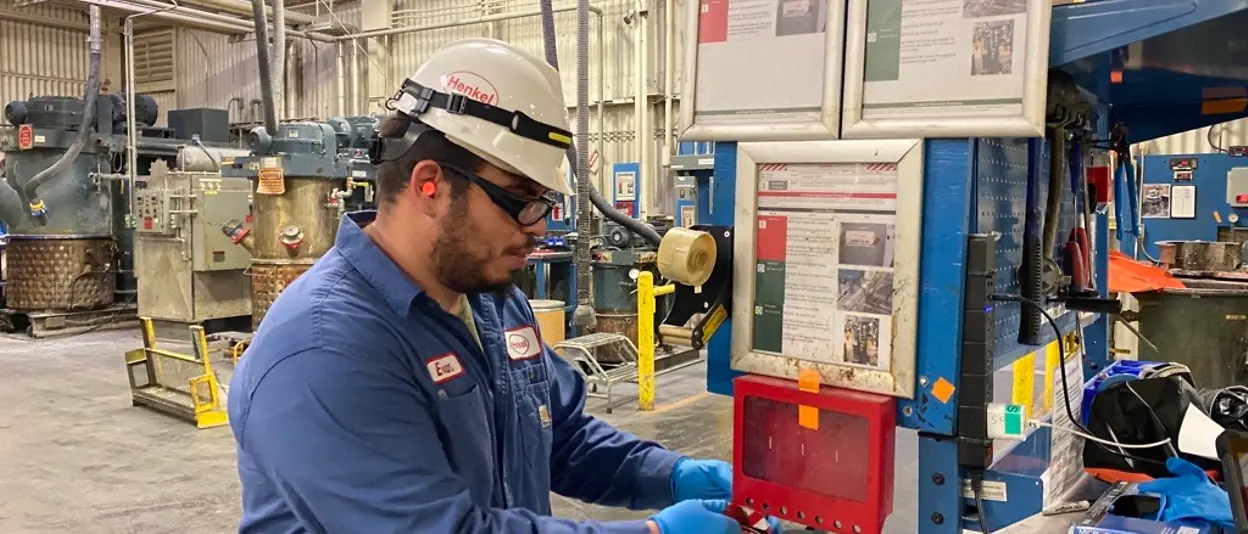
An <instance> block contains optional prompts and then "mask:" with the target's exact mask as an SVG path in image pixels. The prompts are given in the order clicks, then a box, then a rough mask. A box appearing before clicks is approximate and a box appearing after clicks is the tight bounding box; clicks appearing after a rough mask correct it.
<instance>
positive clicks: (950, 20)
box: [842, 0, 1050, 138]
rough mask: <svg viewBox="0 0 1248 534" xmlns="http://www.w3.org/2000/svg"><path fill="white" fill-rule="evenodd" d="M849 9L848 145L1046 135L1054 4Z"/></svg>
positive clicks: (875, 1) (861, 1)
mask: <svg viewBox="0 0 1248 534" xmlns="http://www.w3.org/2000/svg"><path fill="white" fill-rule="evenodd" d="M1040 3H1043V4H1044V5H1043V6H1040V5H1039V4H1040ZM1033 4H1034V5H1033ZM849 5H850V7H849V14H848V19H849V22H848V27H849V33H848V35H847V38H846V39H847V41H846V69H847V70H846V72H845V108H844V109H845V116H844V117H843V119H842V129H843V131H842V136H843V137H845V138H884V137H891V136H894V135H907V136H911V135H941V136H943V135H1036V134H1039V133H1042V131H1043V119H1044V99H1045V94H1046V93H1045V87H1044V80H1045V78H1046V76H1045V75H1046V72H1047V63H1046V61H1047V55H1046V54H1047V49H1048V27H1047V24H1046V21H1047V19H1048V16H1047V14H1046V13H1044V12H1043V11H1044V10H1048V9H1050V6H1049V5H1048V3H1047V2H1041V0H1004V1H996V0H959V1H958V2H957V3H954V2H952V1H942V2H927V3H920V4H914V5H911V4H909V3H906V4H905V5H904V9H903V3H902V0H870V1H868V0H850V4H849Z"/></svg>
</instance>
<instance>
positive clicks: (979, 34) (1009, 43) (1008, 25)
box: [971, 20, 1014, 76]
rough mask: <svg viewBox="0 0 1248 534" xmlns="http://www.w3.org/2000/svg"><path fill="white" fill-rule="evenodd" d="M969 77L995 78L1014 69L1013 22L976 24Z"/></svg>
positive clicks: (1002, 21)
mask: <svg viewBox="0 0 1248 534" xmlns="http://www.w3.org/2000/svg"><path fill="white" fill-rule="evenodd" d="M974 32H975V37H974V41H973V43H972V45H971V49H972V52H971V75H972V76H996V75H999V74H1009V73H1010V72H1012V71H1013V69H1014V21H1012V20H994V21H991V22H976V23H975V26H974Z"/></svg>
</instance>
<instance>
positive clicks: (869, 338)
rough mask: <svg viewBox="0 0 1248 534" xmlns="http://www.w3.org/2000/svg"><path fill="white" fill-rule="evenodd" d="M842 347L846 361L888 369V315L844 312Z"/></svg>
mask: <svg viewBox="0 0 1248 534" xmlns="http://www.w3.org/2000/svg"><path fill="white" fill-rule="evenodd" d="M841 317H842V318H843V320H842V321H841V322H842V329H841V334H842V338H841V347H842V350H843V354H844V361H845V363H848V364H852V365H862V366H866V367H871V368H875V369H888V367H889V361H888V353H887V351H888V348H887V346H888V340H887V338H885V337H884V336H882V335H881V334H882V333H886V332H888V330H886V329H885V328H884V327H885V326H886V325H885V324H883V323H886V322H887V321H888V318H887V317H870V316H866V315H850V314H843V315H842V316H841Z"/></svg>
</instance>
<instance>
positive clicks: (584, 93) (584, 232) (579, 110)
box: [539, 0, 662, 327]
mask: <svg viewBox="0 0 1248 534" xmlns="http://www.w3.org/2000/svg"><path fill="white" fill-rule="evenodd" d="M540 3H541V6H540V9H539V11H540V15H541V17H542V18H541V20H542V41H543V51H544V52H545V56H546V62H547V63H550V65H551V66H552V67H554V68H555V70H559V48H558V44H557V43H556V40H555V39H556V33H555V11H556V10H555V8H554V5H553V0H540ZM576 11H577V21H576V34H577V45H576V65H577V69H576V72H577V75H576V142H575V143H573V144H572V145H571V146H569V147H568V161H569V163H572V164H573V165H574V166H575V168H576V210H577V214H576V232H577V236H578V237H577V241H576V249H575V250H574V251H573V254H574V264H575V265H576V281H577V288H576V301H577V303H576V309H575V311H574V312H573V314H572V318H573V323H574V324H576V325H577V326H581V327H593V326H594V324H595V322H596V321H595V317H594V310H593V302H592V301H591V300H590V293H589V287H590V283H591V281H590V272H589V269H590V265H589V263H590V257H589V241H590V239H589V237H590V217H591V216H592V213H591V212H590V209H589V205H590V204H591V203H592V204H593V206H594V207H596V208H598V211H600V212H602V214H603V216H605V217H606V218H608V219H610V220H612V221H615V222H616V223H618V224H620V225H621V226H624V227H625V228H628V229H629V230H631V231H633V232H634V233H636V234H637V235H639V236H641V237H642V238H643V239H645V240H646V241H647V242H649V243H651V244H654V245H656V246H657V245H658V244H659V242H660V241H662V238H661V237H660V236H659V233H658V232H656V231H655V230H654V228H651V227H650V226H649V225H647V224H645V223H642V222H641V221H638V220H636V219H633V218H632V217H629V216H628V215H627V214H624V213H621V212H620V211H618V210H616V209H615V207H614V206H612V205H611V203H610V202H607V199H605V198H603V197H602V195H601V194H599V193H598V190H597V188H595V187H594V183H593V180H591V179H590V177H589V159H588V156H587V154H586V153H585V150H584V149H586V148H588V144H589V143H588V141H589V14H590V13H591V12H594V8H592V7H591V6H590V5H589V0H577V7H576ZM598 13H601V10H599V11H598ZM600 20H601V15H600ZM600 24H601V23H600ZM600 42H601V41H600ZM603 98H605V95H599V100H600V101H601V100H602V99H603ZM600 103H601V102H600ZM602 134H603V132H602V131H599V135H600V136H601V135H602ZM578 146H579V147H580V148H581V150H578ZM587 201H588V202H587Z"/></svg>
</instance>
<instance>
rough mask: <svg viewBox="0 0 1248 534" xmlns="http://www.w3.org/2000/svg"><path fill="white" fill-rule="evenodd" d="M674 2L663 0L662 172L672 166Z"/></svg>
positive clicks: (674, 60) (674, 51)
mask: <svg viewBox="0 0 1248 534" xmlns="http://www.w3.org/2000/svg"><path fill="white" fill-rule="evenodd" d="M675 4H676V0H663V30H664V32H663V167H662V169H663V172H667V170H668V169H670V168H671V166H672V92H673V86H674V85H675V82H676V68H675V65H676V46H675V45H674V43H675V42H676V19H675V16H676V8H675Z"/></svg>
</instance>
